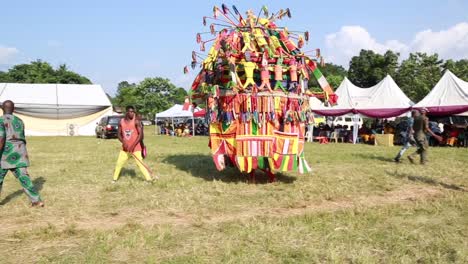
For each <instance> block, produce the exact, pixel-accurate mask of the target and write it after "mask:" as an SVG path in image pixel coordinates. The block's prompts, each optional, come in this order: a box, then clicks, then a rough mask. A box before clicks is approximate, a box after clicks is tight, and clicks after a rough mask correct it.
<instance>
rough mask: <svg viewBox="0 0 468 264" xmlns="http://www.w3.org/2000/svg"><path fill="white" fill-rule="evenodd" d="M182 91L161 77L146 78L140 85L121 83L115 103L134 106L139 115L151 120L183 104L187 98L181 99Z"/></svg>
mask: <svg viewBox="0 0 468 264" xmlns="http://www.w3.org/2000/svg"><path fill="white" fill-rule="evenodd" d="M180 89H181V88H177V87H176V86H175V85H174V84H172V83H171V82H170V81H169V80H168V79H164V78H160V77H156V78H146V79H144V80H143V81H141V82H140V83H138V84H134V83H132V84H130V83H128V82H126V81H125V82H120V83H119V85H118V88H117V95H116V96H115V98H114V100H113V103H114V104H115V105H118V106H122V107H125V106H128V105H133V106H135V107H136V108H137V110H138V112H139V113H141V114H142V115H144V116H147V117H149V118H151V117H153V116H154V114H156V113H158V112H161V111H164V110H166V109H168V108H169V107H171V106H172V105H173V104H174V103H181V102H183V101H184V99H185V96H183V98H182V99H181V94H182V92H181V91H180ZM184 91H185V90H184ZM185 94H186V93H185Z"/></svg>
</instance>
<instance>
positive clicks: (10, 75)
mask: <svg viewBox="0 0 468 264" xmlns="http://www.w3.org/2000/svg"><path fill="white" fill-rule="evenodd" d="M399 57H400V54H399V53H395V52H393V51H390V50H389V51H387V52H386V53H385V54H378V53H375V52H374V51H372V50H361V51H360V53H359V55H357V56H354V57H352V58H351V60H350V62H349V69H348V70H346V69H345V68H344V67H342V66H339V65H335V64H333V63H326V64H325V65H324V66H323V67H320V69H321V71H322V73H323V74H324V76H325V77H326V78H327V80H328V82H329V83H330V84H331V85H332V87H334V88H335V89H336V88H338V86H339V85H340V83H341V82H342V81H343V79H344V77H348V79H349V80H350V81H351V82H352V83H354V84H355V85H357V86H359V87H371V86H373V85H376V84H377V83H378V82H380V81H381V80H382V79H383V78H385V76H386V75H387V74H389V75H390V76H392V77H393V78H394V80H395V82H396V83H397V84H398V86H399V87H400V88H401V89H402V90H403V92H404V93H405V94H406V95H407V96H408V97H409V98H410V99H411V100H412V101H413V102H418V101H420V100H421V99H422V98H424V97H425V96H426V95H427V94H428V93H429V92H430V90H431V89H432V88H433V87H434V86H435V84H436V83H437V82H438V81H439V80H440V78H441V77H442V74H443V73H444V71H445V70H447V69H448V70H450V71H452V72H453V73H454V74H455V75H457V76H458V77H459V78H461V79H463V80H465V81H468V59H462V60H458V61H454V60H446V61H444V60H443V59H440V58H439V56H438V54H432V55H428V54H426V53H419V52H417V53H411V54H409V56H408V58H407V59H405V60H403V61H401V63H400V62H399ZM0 82H12V83H63V84H91V81H90V79H88V78H87V77H85V76H82V75H80V74H78V73H75V72H73V71H71V70H69V69H68V67H67V65H66V64H62V65H59V66H58V67H57V68H56V69H54V68H53V67H52V66H51V64H50V63H48V62H44V61H41V60H37V61H33V62H31V63H29V64H19V65H15V66H13V67H12V68H10V69H9V70H8V71H6V72H2V71H0ZM309 87H310V88H311V89H313V90H317V89H318V88H317V87H318V83H317V81H316V80H315V79H313V78H312V79H311V80H310V81H309ZM186 96H187V91H186V90H185V89H184V88H181V87H177V86H175V85H174V84H173V83H171V81H170V80H169V79H166V78H161V77H154V78H146V79H144V80H143V81H141V82H139V83H129V82H128V81H122V82H120V83H119V84H118V87H117V92H116V95H115V96H114V97H111V96H109V98H110V99H111V101H112V104H113V105H114V106H121V107H125V106H127V105H134V106H135V107H137V109H138V111H139V112H140V113H142V114H143V115H146V116H147V117H152V116H154V114H155V113H158V112H161V111H164V110H166V109H168V108H169V107H171V106H172V105H173V104H176V103H178V104H181V103H183V102H184V100H185V97H186Z"/></svg>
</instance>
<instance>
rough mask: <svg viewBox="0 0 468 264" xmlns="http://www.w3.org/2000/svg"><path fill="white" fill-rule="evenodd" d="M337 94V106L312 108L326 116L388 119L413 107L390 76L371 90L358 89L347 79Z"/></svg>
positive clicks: (370, 88)
mask: <svg viewBox="0 0 468 264" xmlns="http://www.w3.org/2000/svg"><path fill="white" fill-rule="evenodd" d="M335 93H336V95H337V96H338V102H337V105H335V106H332V107H327V106H323V105H322V106H319V107H316V108H312V111H314V112H316V113H318V114H321V115H324V116H341V115H345V114H349V113H354V114H361V115H364V116H368V117H375V118H387V117H394V116H399V115H401V114H404V113H405V112H408V111H409V110H410V108H411V106H412V105H413V102H412V101H411V100H410V99H409V98H408V97H407V96H406V95H405V94H404V93H403V92H402V91H401V89H400V87H398V85H397V84H396V83H395V81H394V80H393V79H392V77H391V76H390V75H387V76H386V77H385V78H384V79H383V80H382V81H380V82H379V83H378V84H376V85H374V86H372V87H369V88H361V87H357V86H356V85H354V84H353V83H351V81H349V80H348V78H346V77H345V79H344V80H343V82H341V84H340V86H339V87H338V89H337V90H336V92H335Z"/></svg>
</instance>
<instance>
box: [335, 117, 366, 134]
mask: <svg viewBox="0 0 468 264" xmlns="http://www.w3.org/2000/svg"><path fill="white" fill-rule="evenodd" d="M357 123H358V128H361V127H362V118H361V117H359V119H358V122H357ZM337 125H341V126H348V130H349V129H351V126H354V122H353V116H352V115H345V116H338V117H335V119H334V120H333V126H337Z"/></svg>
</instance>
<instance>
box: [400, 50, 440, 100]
mask: <svg viewBox="0 0 468 264" xmlns="http://www.w3.org/2000/svg"><path fill="white" fill-rule="evenodd" d="M442 62H443V61H442V60H440V59H439V56H438V55H437V54H433V55H427V54H426V53H420V52H417V53H416V54H413V53H411V54H410V55H409V57H408V59H406V60H404V61H403V62H402V63H401V66H400V68H399V70H398V73H397V75H396V79H395V81H396V83H397V84H398V86H400V88H401V90H402V91H403V92H404V93H405V94H406V95H407V96H408V97H409V98H410V99H411V100H412V101H413V102H415V103H417V102H419V101H420V100H421V99H423V98H424V97H425V96H426V95H427V94H428V93H429V92H430V91H431V89H432V88H433V87H434V86H435V85H436V83H437V82H438V81H439V80H440V78H441V77H442Z"/></svg>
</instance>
